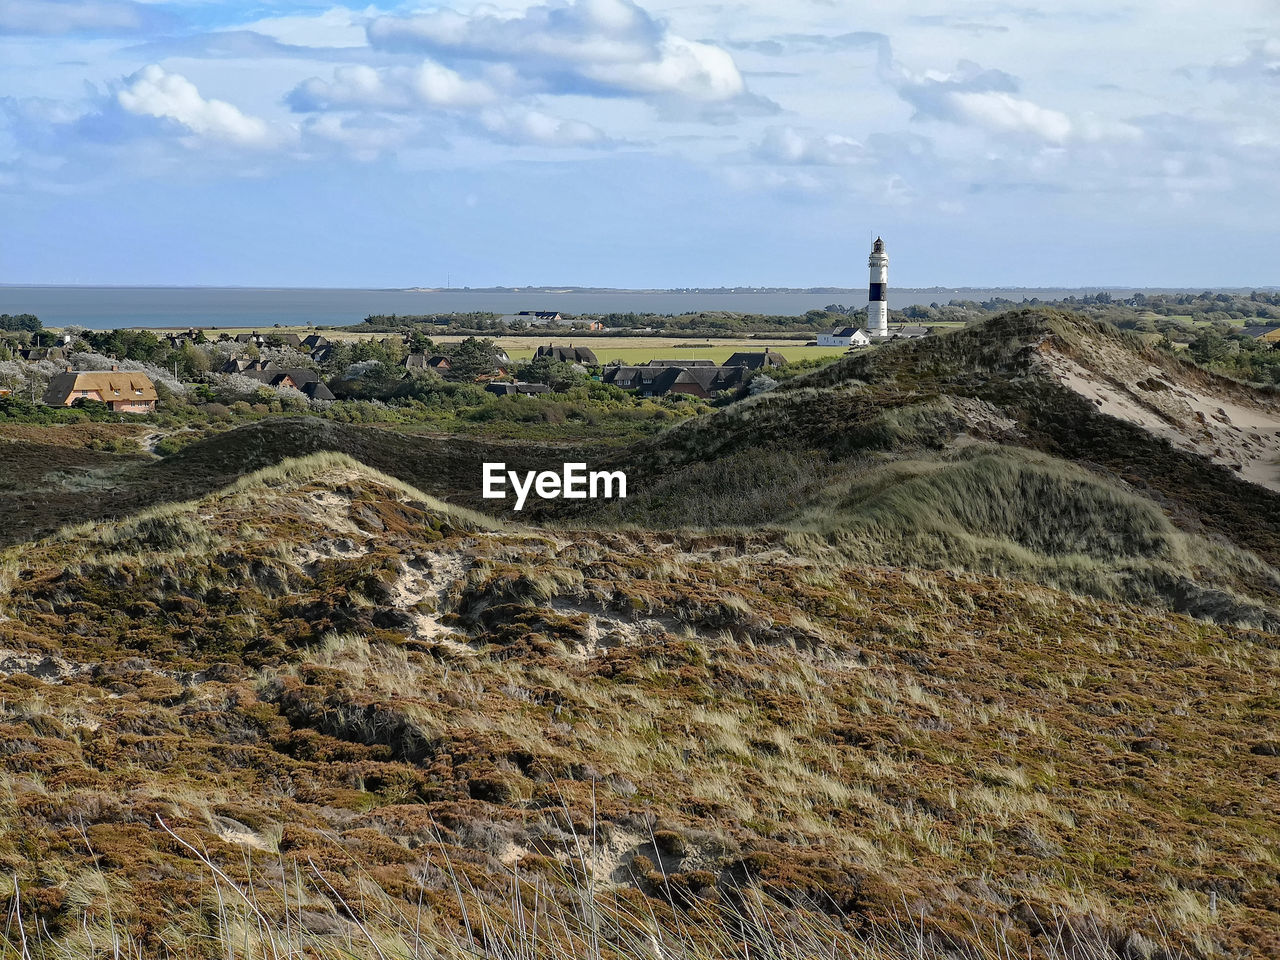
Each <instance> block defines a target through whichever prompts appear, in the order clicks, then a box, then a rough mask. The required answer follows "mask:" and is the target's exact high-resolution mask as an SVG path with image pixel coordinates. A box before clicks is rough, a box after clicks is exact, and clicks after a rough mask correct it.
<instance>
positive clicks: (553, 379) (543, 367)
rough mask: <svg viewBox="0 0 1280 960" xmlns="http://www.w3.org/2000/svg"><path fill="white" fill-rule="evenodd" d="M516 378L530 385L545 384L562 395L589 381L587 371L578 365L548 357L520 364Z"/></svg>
mask: <svg viewBox="0 0 1280 960" xmlns="http://www.w3.org/2000/svg"><path fill="white" fill-rule="evenodd" d="M516 376H518V377H519V378H520V379H521V380H527V381H528V382H530V383H545V384H546V385H547V386H549V387H550V388H551V389H552V390H554V391H555V392H556V393H563V392H564V391H566V390H568V389H570V388H572V387H576V386H578V385H579V384H582V383H586V382H587V380H589V379H590V377H589V375H588V374H587V371H586V370H584V369H583V368H582V367H581V366H580V365H578V364H576V363H567V362H565V361H563V360H552V359H551V358H550V357H538V358H537V359H535V360H530V361H529V362H528V363H522V364H520V366H519V367H517V368H516Z"/></svg>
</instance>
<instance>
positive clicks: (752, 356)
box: [724, 350, 787, 370]
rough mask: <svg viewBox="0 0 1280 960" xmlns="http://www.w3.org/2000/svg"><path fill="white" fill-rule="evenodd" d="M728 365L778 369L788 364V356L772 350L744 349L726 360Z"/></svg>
mask: <svg viewBox="0 0 1280 960" xmlns="http://www.w3.org/2000/svg"><path fill="white" fill-rule="evenodd" d="M724 365H725V366H726V367H746V368H747V369H748V370H776V369H777V368H778V367H785V366H786V365H787V358H786V357H784V356H783V355H782V354H780V353H774V352H773V351H772V350H755V351H752V350H743V351H740V352H738V353H735V354H734V355H733V356H731V357H730V358H729V359H728V360H726V361H725V362H724Z"/></svg>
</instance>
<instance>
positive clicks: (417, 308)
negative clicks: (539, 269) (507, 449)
mask: <svg viewBox="0 0 1280 960" xmlns="http://www.w3.org/2000/svg"><path fill="white" fill-rule="evenodd" d="M1101 289H1104V288H1092V289H1089V290H1086V289H1074V290H1072V289H1066V288H1062V289H1048V288H1045V289H1030V288H1016V289H1015V288H1007V289H999V288H990V289H977V288H963V287H957V288H943V287H931V288H927V289H921V288H915V289H908V288H901V289H894V288H890V292H889V305H890V306H891V307H894V308H895V309H902V308H904V307H908V306H911V305H913V304H929V303H934V302H936V303H946V302H947V301H948V300H951V299H965V300H977V301H982V300H987V299H990V298H993V297H1005V298H1008V299H1010V300H1013V301H1015V302H1019V301H1021V300H1023V299H1028V300H1029V299H1032V298H1039V299H1041V300H1056V299H1061V298H1064V297H1066V296H1069V295H1073V294H1074V295H1076V296H1081V295H1083V294H1085V293H1097V292H1098V291H1099V290H1101ZM1105 289H1107V290H1108V292H1109V293H1112V295H1113V296H1130V295H1132V293H1133V292H1134V290H1135V289H1136V288H1129V289H1127V290H1126V289H1123V288H1115V289H1112V288H1105ZM1150 292H1155V291H1150ZM1162 292H1163V291H1162ZM866 302H867V294H866V291H865V290H862V291H856V290H843V291H842V290H827V291H825V292H822V291H820V292H811V291H801V292H797V291H739V290H725V291H721V290H715V291H683V290H681V291H652V292H651V291H631V290H598V291H597V290H573V291H559V290H548V289H545V288H536V289H528V290H517V289H501V290H458V289H453V290H347V289H295V288H249V287H64V286H12V285H0V314H4V313H9V314H20V313H31V314H35V315H36V316H38V317H39V318H40V320H41V322H42V323H43V324H44V325H45V326H46V327H64V326H68V325H78V326H82V327H88V328H90V329H97V330H110V329H115V328H118V327H162V328H163V327H180V328H183V329H185V328H187V327H205V328H218V327H272V326H276V325H279V326H282V327H307V326H335V325H346V324H352V323H359V322H360V321H361V320H363V319H364V318H365V317H367V316H370V315H372V314H378V315H388V314H399V315H406V314H408V315H419V314H436V313H455V312H456V313H467V312H473V311H476V312H493V313H499V314H511V313H519V312H520V311H522V310H554V311H558V312H560V313H565V314H575V315H581V314H591V313H632V312H634V313H653V314H679V313H688V312H696V311H701V310H725V311H734V312H742V313H758V314H768V315H771V316H800V315H802V314H804V313H806V312H807V311H809V310H818V309H821V308H823V307H825V306H828V305H830V304H834V303H840V304H844V305H845V306H850V307H862V306H865V305H866Z"/></svg>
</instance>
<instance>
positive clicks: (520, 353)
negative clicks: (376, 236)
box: [154, 327, 845, 363]
mask: <svg viewBox="0 0 1280 960" xmlns="http://www.w3.org/2000/svg"><path fill="white" fill-rule="evenodd" d="M205 329H206V330H207V331H208V332H209V335H210V336H211V337H213V338H215V339H216V337H217V336H218V335H220V334H223V333H226V334H229V335H231V336H235V335H236V334H240V333H253V332H257V333H262V334H264V335H265V334H268V333H277V334H284V333H296V334H298V335H299V336H307V335H308V334H312V333H322V334H323V335H324V336H326V337H328V338H329V339H330V340H347V341H354V340H368V339H381V338H383V337H388V336H393V335H392V334H388V333H374V334H368V333H351V332H349V331H338V330H323V329H317V328H315V327H279V328H276V327H257V328H249V327H206V328H205ZM154 332H155V333H156V334H163V333H170V332H181V331H180V330H178V329H177V328H173V329H172V330H169V329H164V330H161V329H156V330H155V331H154ZM432 339H433V340H434V341H435V342H436V343H458V342H459V341H461V340H465V339H466V338H465V337H461V336H441V337H433V338H432ZM494 341H495V342H496V343H497V344H498V346H500V347H502V349H503V350H505V351H507V353H508V354H510V356H511V358H512V359H513V360H528V359H530V358H532V357H533V354H534V352H535V351H536V350H537V349H538V347H540V346H543V345H545V344H548V343H552V344H556V345H557V346H567V345H575V346H584V347H590V348H591V349H592V350H594V351H595V352H596V356H598V357H599V358H600V360H601V362H603V363H608V362H609V361H610V360H621V361H622V362H623V363H645V362H647V361H649V360H654V359H658V360H665V359H671V358H678V359H706V360H715V361H716V362H717V363H723V362H724V361H725V360H727V359H729V356H730V355H731V354H733V353H737V352H738V351H739V350H763V349H765V348H766V347H768V348H770V349H772V350H777V351H779V352H780V353H782V354H783V355H784V356H785V357H786V358H787V359H788V360H808V359H812V358H813V357H839V356H843V355H844V353H845V349H844V348H843V347H806V346H803V344H805V343H806V342H809V341H806V340H787V339H783V338H767V339H766V338H757V339H752V338H750V337H730V338H723V339H721V338H717V339H714V340H709V339H706V338H689V337H679V336H673V337H601V336H587V335H584V334H583V333H582V332H580V331H578V332H570V331H565V330H562V331H558V332H554V333H552V332H548V333H546V334H545V335H543V336H536V337H534V336H529V337H495V338H494Z"/></svg>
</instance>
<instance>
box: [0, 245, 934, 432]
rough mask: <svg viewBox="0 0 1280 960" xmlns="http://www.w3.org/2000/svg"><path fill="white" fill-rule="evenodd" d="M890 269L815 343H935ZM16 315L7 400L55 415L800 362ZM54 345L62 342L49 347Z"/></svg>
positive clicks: (529, 321) (623, 383)
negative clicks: (893, 292) (63, 321)
mask: <svg viewBox="0 0 1280 960" xmlns="http://www.w3.org/2000/svg"><path fill="white" fill-rule="evenodd" d="M888 262H889V259H888V255H887V254H886V252H885V244H884V241H883V240H882V239H880V238H877V239H876V241H875V243H874V244H873V246H872V250H871V255H870V257H869V258H868V267H869V269H870V284H869V287H868V306H867V309H866V323H865V326H852V325H847V324H846V325H843V326H839V327H836V328H834V329H832V330H831V331H830V332H829V333H822V334H820V335H819V336H818V338H817V341H816V343H811V344H808V345H805V346H804V347H803V348H804V349H807V348H808V347H810V346H812V347H818V348H845V349H849V350H856V349H861V348H865V347H868V346H870V345H871V344H872V343H873V342H876V341H881V342H883V341H888V340H893V339H904V338H905V339H913V338H917V337H921V336H926V335H928V333H929V332H930V331H929V329H928V328H927V327H923V326H918V325H906V324H899V325H898V327H897V328H891V327H890V323H889V308H888ZM11 319H14V318H11ZM16 319H18V320H21V321H22V322H21V323H16V324H15V323H11V324H10V326H14V327H17V328H18V330H19V331H23V328H25V331H23V332H15V333H11V334H9V335H8V336H9V338H10V339H9V341H4V340H0V350H2V351H3V353H0V361H4V360H6V359H7V360H8V361H9V366H8V367H6V368H0V396H5V395H10V396H12V395H14V394H16V393H18V392H19V391H21V390H23V388H24V387H25V389H26V392H27V396H28V401H29V402H30V403H32V404H34V403H35V402H36V400H37V396H38V397H39V399H40V401H41V402H43V404H45V405H47V406H50V407H60V408H66V407H77V406H78V407H82V408H83V407H85V406H87V405H102V406H103V407H105V408H106V410H107V411H109V412H111V413H115V414H148V413H154V412H155V411H156V409H157V406H158V405H159V404H160V403H161V402H162V401H163V396H164V395H165V394H166V393H167V394H174V393H179V394H180V393H184V392H186V391H187V389H188V388H193V387H194V388H198V387H204V388H206V393H208V392H209V391H210V390H213V389H220V390H221V391H222V392H223V393H224V394H225V393H237V392H238V393H239V394H241V395H246V396H247V395H253V396H257V395H258V393H259V391H260V390H262V389H266V390H269V391H273V392H275V393H276V394H278V395H280V396H283V397H286V398H290V399H294V400H302V401H305V402H306V403H307V404H309V405H313V406H323V405H325V404H329V403H333V402H335V401H338V400H340V399H357V400H379V401H385V400H388V399H397V398H398V399H403V398H405V397H409V396H414V397H416V398H418V399H421V397H422V395H423V390H422V389H421V388H422V387H423V386H424V382H426V383H429V381H430V380H431V379H433V378H435V379H438V380H440V381H448V382H451V383H470V384H473V385H478V386H481V387H483V389H484V390H485V391H486V392H487V393H489V394H492V395H494V396H497V397H509V396H517V397H536V396H540V395H549V394H555V393H560V392H563V391H564V389H565V388H571V387H573V386H576V385H582V384H586V383H589V382H594V383H598V384H602V385H607V386H609V387H611V388H614V389H617V390H621V391H625V392H627V393H629V394H632V395H634V396H636V397H638V398H643V399H661V398H672V399H675V400H681V399H694V400H701V401H714V400H717V399H718V398H725V397H733V396H744V395H746V394H747V393H748V392H750V393H758V392H761V391H762V390H766V389H770V388H771V387H772V386H776V384H777V380H776V379H775V375H777V374H778V373H779V372H781V371H783V370H784V368H786V367H788V360H787V357H786V356H785V355H783V354H782V353H780V352H778V351H777V350H775V349H772V348H771V347H770V346H768V345H764V346H762V347H759V348H756V349H747V350H736V351H734V352H733V353H732V354H731V355H730V356H729V357H728V358H727V359H725V360H724V361H722V362H717V361H716V360H714V359H711V358H709V357H694V356H690V357H688V358H670V357H668V358H660V357H656V356H655V357H652V358H650V359H648V360H647V361H645V362H644V363H629V362H626V361H625V360H624V359H622V358H621V357H615V358H613V359H611V360H610V361H608V362H601V359H600V356H599V355H598V354H597V352H596V350H594V349H592V348H590V347H585V346H581V345H573V344H557V343H554V342H551V343H547V344H543V345H539V346H538V347H537V349H536V350H535V351H534V353H533V356H532V358H531V359H529V360H527V361H514V360H513V359H512V357H511V355H510V354H508V352H507V351H506V350H504V349H503V348H502V347H500V346H499V345H498V344H497V343H495V342H494V341H493V340H492V339H488V338H485V339H481V338H476V337H468V338H466V339H464V340H462V341H461V342H457V343H440V344H437V343H435V342H433V341H432V340H431V338H430V337H428V336H427V334H426V333H425V331H424V329H422V328H421V327H419V328H415V329H412V330H410V331H408V332H404V333H401V334H398V335H395V336H384V337H370V338H365V339H357V340H352V339H349V338H345V337H339V336H338V335H337V334H336V333H335V334H334V336H333V337H332V338H330V337H328V336H326V335H325V334H323V333H320V332H318V331H316V332H311V333H307V334H305V335H303V334H301V333H298V332H294V331H290V330H283V329H282V330H275V329H273V330H270V331H267V332H265V333H263V332H259V331H256V330H255V331H249V332H239V333H235V334H231V333H228V332H221V333H219V332H218V331H216V330H206V329H198V328H195V327H191V328H189V329H187V330H186V331H182V332H169V333H166V334H164V335H163V336H160V337H158V336H156V335H155V334H154V333H152V332H150V331H145V330H142V331H139V330H133V331H128V330H123V331H122V330H116V331H90V330H77V329H68V330H64V331H61V332H60V333H59V334H44V333H43V332H42V327H41V325H40V322H39V320H38V319H37V318H35V317H23V318H16ZM506 319H510V320H511V321H512V323H514V324H517V325H519V326H521V327H523V328H525V329H534V328H538V329H543V330H546V331H547V332H549V333H550V332H551V331H553V330H555V329H556V328H557V327H559V326H560V324H561V323H562V321H563V319H564V318H563V317H562V316H561V314H559V313H557V312H554V311H532V310H531V311H523V312H521V313H518V314H514V315H512V316H511V317H510V318H506ZM602 331H603V325H602V324H601V323H600V322H599V321H593V322H592V323H591V324H590V325H589V327H588V332H596V333H599V332H602ZM44 339H53V340H54V341H55V342H54V343H53V344H51V345H48V344H42V342H41V341H42V340H44ZM797 346H798V347H799V346H801V345H800V344H797ZM6 354H7V357H6ZM838 355H839V354H838V353H834V352H833V353H830V354H826V355H824V356H823V357H822V358H821V359H822V361H823V362H830V360H832V359H835V357H836V356H838ZM815 365H821V364H820V363H818V364H815V363H812V362H810V363H806V364H805V365H804V368H806V369H812V368H813V367H814V366H815ZM6 381H7V382H6ZM415 381H416V383H415ZM157 382H159V383H160V384H161V385H162V388H161V389H158V388H157ZM404 382H408V383H409V384H410V387H409V388H408V389H405V388H404V387H402V386H401V384H402V383H404ZM259 399H261V398H259Z"/></svg>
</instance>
